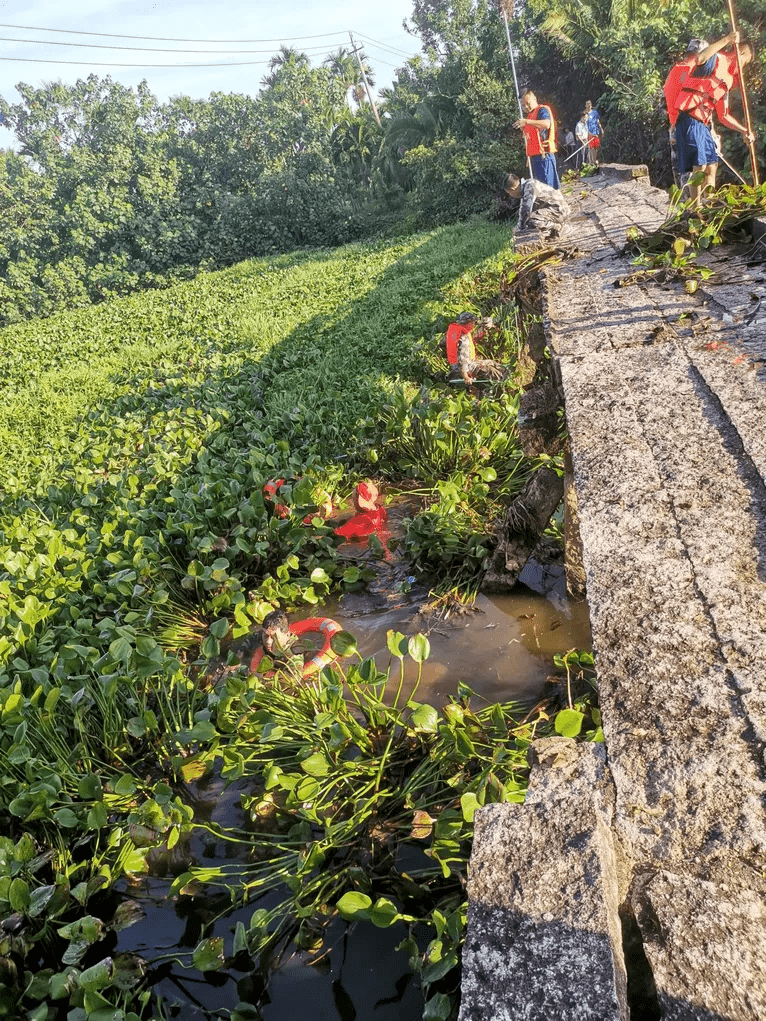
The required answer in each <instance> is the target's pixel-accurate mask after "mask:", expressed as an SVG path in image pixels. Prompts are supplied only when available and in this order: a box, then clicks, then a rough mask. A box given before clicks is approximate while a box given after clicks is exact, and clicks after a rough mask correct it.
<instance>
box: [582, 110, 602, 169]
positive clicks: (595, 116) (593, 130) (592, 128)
mask: <svg viewBox="0 0 766 1021" xmlns="http://www.w3.org/2000/svg"><path fill="white" fill-rule="evenodd" d="M585 116H586V118H587V121H586V124H587V127H588V148H587V150H586V156H587V158H588V163H589V164H590V165H591V166H592V167H594V166H596V164H597V163H598V150H599V148H600V147H601V142H602V141H603V138H604V129H603V128H602V127H601V118H600V117H599V113H598V110H597V109H596V108H595V107H594V106H593V103H591V101H590V100H589V99H586V100H585Z"/></svg>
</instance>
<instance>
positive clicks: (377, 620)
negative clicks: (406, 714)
mask: <svg viewBox="0 0 766 1021" xmlns="http://www.w3.org/2000/svg"><path fill="white" fill-rule="evenodd" d="M522 577H523V578H524V579H525V580H526V581H527V582H528V583H529V584H531V585H535V586H537V588H538V589H541V590H542V591H538V592H535V591H532V589H530V588H529V587H528V586H527V585H526V584H522V583H519V584H518V585H517V586H516V588H515V589H514V590H513V591H512V592H511V593H509V594H508V595H502V596H479V597H478V599H477V600H476V604H475V607H474V609H473V611H469V612H467V613H463V614H458V613H454V612H453V613H451V614H450V615H449V616H448V617H447V619H442V620H435V619H434V616H433V615H432V616H425V615H423V614H421V613H419V612H418V608H419V605H420V604H421V603H422V602H424V601H426V597H427V594H426V593H425V592H423V591H421V592H417V591H415V592H411V593H408V594H407V595H403V596H401V597H400V600H399V602H398V604H397V603H395V605H394V606H392V607H391V608H389V609H384V610H377V611H373V612H369V613H364V612H360V605H361V606H364V604H363V602H361V601H360V600H359V601H358V600H354V599H353V598H352V599H345V600H342V601H341V603H340V605H337V606H335V607H328V608H326V610H325V611H324V612H325V613H326V615H327V616H331V617H332V618H333V620H336V621H337V622H338V623H339V624H340V625H341V626H342V627H343V628H344V629H345V630H346V631H349V632H351V634H353V635H354V637H355V638H356V640H357V645H358V648H359V652H360V653H361V655H362V656H364V657H370V656H371V657H374V658H375V661H376V663H377V664H378V666H379V667H380V668H382V669H385V667H386V666H387V665H388V661H389V659H390V655H389V652H388V648H387V646H386V633H387V632H388V631H389V630H394V631H401V632H402V633H403V634H405V635H413V634H417V633H419V632H420V633H422V634H425V635H427V636H428V639H429V642H430V645H431V655H430V657H429V658H428V660H427V661H426V662H425V663H424V664H423V673H422V679H421V683H420V687H419V689H418V696H417V697H418V700H419V701H424V702H430V703H432V704H436V705H440V704H443V703H444V702H445V701H446V700H447V699H448V698H449V696H450V695H455V694H456V693H457V686H458V682H460V681H463V682H464V683H465V684H468V685H469V687H471V688H472V689H473V690H474V691H475V692H476V693H477V694H478V695H481V696H483V697H484V698H486V699H487V700H489V701H490V702H499V701H502V702H505V701H513V702H520V703H521V704H522V705H524V706H527V707H530V706H532V705H534V704H535V703H536V702H537V701H538V700H539V699H540V697H541V695H542V694H543V688H544V685H545V681H546V678H547V677H548V676H549V674H550V673H551V672H552V670H553V657H554V655H556V654H557V653H564V652H567V651H568V650H569V649H573V648H578V649H590V645H591V635H590V621H589V617H588V606H587V603H586V602H584V601H581V602H574V601H571V600H569V599H568V598H567V597H566V584H565V580H564V576H563V568H562V567H561V566H560V565H549V566H543V565H537V564H530V565H528V566H527V567H526V568H525V570H524V573H523V575H522ZM546 590H547V595H546V594H545V592H546ZM407 598H410V600H411V601H408V602H404V600H405V599H407Z"/></svg>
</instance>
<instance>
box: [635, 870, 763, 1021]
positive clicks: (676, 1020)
mask: <svg viewBox="0 0 766 1021" xmlns="http://www.w3.org/2000/svg"><path fill="white" fill-rule="evenodd" d="M742 872H744V870H735V871H734V872H733V873H732V875H731V877H730V878H729V880H728V882H709V881H705V880H701V879H700V878H699V877H698V876H696V875H688V876H682V875H677V874H675V873H673V872H671V871H667V870H662V871H660V872H658V873H657V874H656V875H654V876H652V877H650V878H648V879H647V880H646V881H645V882H643V883H639V884H637V890H636V891H635V892H634V894H633V907H634V910H635V915H636V918H637V920H638V923H639V927H640V929H641V935H642V937H643V941H644V952H645V953H646V956H647V959H648V961H649V965H650V967H651V969H652V973H653V976H654V981H655V985H656V987H657V999H658V1001H659V1005H660V1008H661V1010H662V1017H663V1021H724V1019H725V1021H763V1018H765V1017H766V955H764V953H763V948H764V947H766V900H765V899H764V891H763V884H762V883H761V884H758V885H756V886H755V887H754V886H753V885H750V884H748V883H747V882H745V883H743V882H742ZM746 878H747V877H746Z"/></svg>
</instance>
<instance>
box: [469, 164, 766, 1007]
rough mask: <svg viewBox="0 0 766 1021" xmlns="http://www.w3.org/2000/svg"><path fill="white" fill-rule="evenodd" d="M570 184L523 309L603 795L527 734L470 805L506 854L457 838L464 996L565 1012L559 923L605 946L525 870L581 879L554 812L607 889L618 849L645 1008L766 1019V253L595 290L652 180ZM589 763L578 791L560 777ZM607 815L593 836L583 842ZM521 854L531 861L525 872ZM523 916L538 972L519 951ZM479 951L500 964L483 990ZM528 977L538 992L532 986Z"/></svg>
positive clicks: (610, 270) (608, 894)
mask: <svg viewBox="0 0 766 1021" xmlns="http://www.w3.org/2000/svg"><path fill="white" fill-rule="evenodd" d="M570 201H571V202H572V204H573V209H574V215H573V217H572V221H571V223H570V225H569V228H568V230H569V234H568V238H567V241H568V243H569V244H570V246H571V248H572V250H573V252H574V253H575V254H576V258H573V259H565V260H562V262H561V263H560V264H558V265H555V266H553V265H551V266H549V267H547V268H546V271H545V274H544V285H545V288H544V293H543V322H544V326H545V329H546V336H547V337H548V341H549V345H550V347H551V349H552V351H553V353H554V359H553V369H554V377H555V378H556V379H557V381H559V382H560V383H561V385H562V387H563V390H564V394H565V402H566V415H567V422H568V427H569V433H570V441H571V451H572V462H571V473H572V477H573V479H574V484H575V488H576V497H577V501H576V502H577V510H578V516H579V526H580V528H579V531H580V535H581V538H582V546H583V565H584V570H585V575H586V579H587V590H588V601H589V607H590V616H591V625H592V632H593V641H594V650H595V653H596V665H597V669H598V679H599V690H600V699H601V708H602V719H603V725H604V733H605V737H606V749H607V753H608V757H609V764H610V770H611V775H612V776H613V778H614V799H615V800H614V814H613V817H612V809H611V807H610V806H611V802H610V798H609V796H608V795H607V793H606V791H607V788H605V787H604V785H603V784H602V783H601V782H600V781H599V779H598V775H597V774H594V773H592V772H591V773H588V770H587V769H585V770H582V769H579V768H574V767H573V764H572V761H571V760H567V759H566V756H565V755H564V754H563V749H564V746H563V745H561V746H560V749H561V750H559V749H558V748H555V747H554V748H553V749H552V750H551V751H546V750H545V749H544V748H543V749H542V750H541V751H540V752H538V753H537V755H538V759H539V763H538V766H536V767H535V770H534V771H533V777H532V782H531V783H530V790H529V794H528V803H527V805H526V806H524V808H523V810H522V809H515V808H514V807H512V806H509V809H510V811H509V813H508V818H509V819H510V820H512V821H511V823H510V828H505V827H500V825H499V823H498V824H497V825H496V824H495V821H494V820H495V815H494V814H493V813H494V809H493V810H491V811H490V813H489V815H487V816H486V818H485V817H484V816H481V817H477V818H479V819H481V820H485V821H480V822H479V825H478V827H477V843H478V842H479V841H480V840H483V839H484V837H487V839H488V840H490V841H491V842H492V843H494V845H495V847H496V849H497V851H498V854H500V855H502V854H506V855H507V856H508V874H507V875H506V876H505V877H501V876H500V875H499V873H497V872H493V871H492V870H491V869H489V863H488V861H486V862H485V859H484V858H483V857H482V856H483V854H484V851H483V850H482V849H481V848H479V847H478V846H476V845H475V849H474V853H475V856H476V857H475V862H476V866H477V871H475V872H474V873H472V878H471V884H472V886H471V891H470V894H471V898H472V901H471V912H472V915H471V917H472V918H473V919H474V923H475V924H474V926H473V929H472V930H471V931H470V932H469V943H468V944H467V948H466V961H467V962H470V961H473V962H474V963H473V964H471V967H472V968H473V971H472V972H470V976H472V977H470V981H471V982H472V983H473V987H474V988H473V992H474V995H473V999H472V1000H470V1001H468V1000H466V1004H468V1003H469V1002H470V1004H471V1005H470V1007H469V1006H466V1007H465V1010H466V1011H469V1010H472V1011H473V1013H465V1014H464V1015H463V1014H461V1017H462V1018H463V1021H467V1019H468V1018H470V1019H471V1021H474V1018H475V1019H476V1021H478V1018H479V1017H482V1021H483V1018H484V1017H487V1018H493V1017H497V1018H503V1019H505V1018H516V1017H518V1018H522V1017H523V1018H532V1017H534V1018H537V1017H539V1018H541V1019H542V1018H545V1019H546V1021H547V1019H548V1018H553V1017H566V1018H570V1017H579V1016H580V1015H579V1014H576V1013H573V1012H572V1011H573V1009H574V1007H572V1006H570V1005H568V1004H567V1003H566V1000H565V996H566V993H567V990H568V988H569V987H568V985H567V973H566V972H565V971H564V970H562V969H558V966H557V959H558V958H557V955H558V953H559V945H560V947H563V958H561V959H563V960H564V961H566V962H569V963H570V964H571V963H572V962H573V961H574V960H575V957H574V953H575V951H574V950H573V947H574V946H576V944H577V939H576V938H575V934H577V935H578V938H580V948H581V949H582V948H583V947H585V950H586V951H587V953H593V954H594V955H595V957H596V958H597V959H598V958H599V957H600V959H602V960H603V952H604V948H605V946H606V944H605V943H599V942H598V940H597V939H595V937H596V936H597V935H598V936H599V939H601V938H602V937H603V935H604V932H606V934H607V935H608V941H609V944H610V946H611V947H612V948H616V947H618V946H619V943H620V940H619V935H617V936H616V937H615V936H614V934H613V933H614V929H613V927H612V928H610V925H611V922H607V925H606V928H605V929H603V928H602V929H599V927H598V925H595V924H593V923H592V922H590V921H588V922H587V923H585V924H584V922H583V919H586V918H587V919H591V917H595V915H593V911H594V910H595V909H594V908H593V906H592V905H590V906H589V907H588V909H587V910H585V911H584V913H581V914H579V915H578V917H577V918H575V917H574V915H573V914H572V912H571V904H572V898H569V899H568V900H567V903H562V902H558V901H556V900H555V897H553V896H552V895H551V891H550V890H549V889H542V888H541V886H540V882H542V881H544V879H545V878H547V879H548V885H549V886H550V885H551V884H552V882H553V880H552V878H551V877H552V876H553V875H554V874H555V873H554V871H553V867H552V864H551V863H550V862H549V860H548V857H546V855H548V854H549V853H551V852H553V851H554V850H555V853H557V854H558V856H559V857H560V859H561V860H562V862H563V863H564V869H565V876H566V880H565V882H564V887H563V888H564V890H565V891H570V889H571V890H574V891H575V892H578V891H579V890H580V888H579V887H578V886H577V883H578V880H577V879H576V878H573V877H574V876H575V873H574V872H569V871H566V870H567V869H568V868H569V866H570V864H571V863H570V859H569V857H568V853H569V852H568V848H567V847H563V848H562V847H560V846H559V844H560V842H561V833H560V832H559V830H558V829H557V826H558V822H555V821H554V818H553V817H551V814H550V813H551V811H552V812H553V813H554V817H555V819H560V818H566V820H567V822H566V825H567V826H570V827H572V828H573V832H575V833H577V834H580V833H581V832H582V833H586V832H587V834H588V837H585V836H583V838H582V844H581V849H582V850H583V851H584V858H583V860H582V861H581V863H580V864H581V866H582V867H583V868H584V869H590V870H591V871H590V872H589V873H588V875H589V881H588V884H587V885H588V886H589V887H591V885H592V886H593V888H594V889H597V890H598V891H599V896H600V897H601V898H602V900H603V902H604V904H606V905H609V904H611V903H612V900H611V899H610V898H612V899H613V891H614V890H615V889H617V891H618V892H621V891H623V890H624V889H625V888H626V884H625V883H623V878H624V877H623V876H622V873H621V872H619V870H618V876H617V881H616V886H615V880H614V878H613V875H612V873H611V872H610V869H609V868H608V867H603V863H604V862H606V861H607V860H608V859H609V856H610V853H611V855H612V858H611V860H612V861H613V862H614V860H615V857H616V856H615V854H614V848H615V846H619V847H620V848H621V849H622V850H621V854H622V853H624V854H625V855H626V856H627V859H629V863H628V865H629V867H631V868H633V869H635V870H636V875H637V876H638V877H639V878H638V880H637V881H636V882H634V884H633V888H632V893H631V898H630V902H629V905H628V906H627V909H628V910H629V908H630V904H632V907H633V909H634V910H635V912H636V915H637V918H638V925H639V927H640V931H641V935H642V937H643V940H644V944H645V946H644V949H645V951H646V958H647V959H648V966H649V968H650V969H651V971H652V973H653V977H654V980H655V982H656V986H657V997H658V1002H659V1006H660V1008H661V1010H662V1016H663V1019H666V1018H670V1019H678V1021H691V1019H692V1018H693V1019H695V1021H755V1019H756V1018H759V1019H760V1018H764V1017H766V974H764V971H765V970H766V969H765V966H764V964H763V956H764V955H763V953H762V948H763V946H764V945H766V943H765V941H764V935H766V931H765V926H766V921H765V919H766V882H764V875H766V810H765V805H766V751H765V749H766V429H764V416H765V415H766V411H764V409H765V408H766V401H765V400H764V391H765V388H766V286H764V285H766V271H765V270H764V268H763V267H762V266H746V265H745V264H744V263H741V264H740V263H737V262H736V260H732V259H731V257H730V254H727V253H726V252H721V251H716V252H711V253H709V255H708V256H706V260H708V261H709V262H710V264H711V265H712V266H713V267H714V268H715V269H716V273H717V275H716V277H715V278H713V279H711V280H709V281H706V282H705V283H704V285H703V287H701V288H700V289H699V291H698V292H697V293H696V294H695V295H688V294H686V293H685V292H684V290H683V288H682V287H681V286H680V285H678V284H672V283H671V284H660V283H658V282H657V281H656V280H651V281H648V282H645V283H641V284H639V285H635V286H631V287H628V288H624V287H621V288H615V287H614V286H613V282H614V280H615V279H616V278H617V277H618V276H620V275H625V274H627V273H630V272H632V269H633V267H632V266H631V263H630V260H629V259H628V258H626V257H623V256H621V254H620V252H621V250H622V248H623V245H624V242H625V238H626V236H627V232H628V230H629V229H630V227H631V226H632V225H637V226H639V227H640V228H641V229H643V230H654V229H656V228H657V227H658V226H659V225H660V223H661V222H662V220H663V219H664V216H665V212H666V208H667V196H665V195H664V194H663V193H661V192H658V191H657V190H656V189H653V188H651V187H649V186H647V185H646V184H642V185H639V184H637V183H636V182H630V181H622V180H621V181H617V182H613V181H609V180H605V179H603V177H602V175H599V176H598V177H596V178H591V179H589V180H588V181H587V182H585V181H583V182H578V183H577V184H575V186H574V188H573V190H572V192H571V193H570ZM546 756H553V758H554V759H555V760H556V761H557V765H558V768H557V769H552V768H549V767H548V762H547V761H546ZM543 767H545V768H543ZM570 773H571V776H570ZM583 778H586V779H583ZM588 784H589V785H590V788H591V792H592V793H591V797H590V800H588V799H583V798H582V797H581V795H580V793H579V792H580V790H581V788H582V786H583V785H588ZM560 812H564V816H561V815H560V814H559V813H560ZM567 812H568V813H569V815H568V816H567V815H566V813H567ZM524 813H525V814H524ZM498 818H499V817H498ZM610 818H612V823H611V826H612V836H613V838H614V843H612V842H611V841H610V840H609V839H608V834H607V835H606V836H605V837H604V844H603V845H601V844H598V843H596V842H590V841H596V840H597V837H598V835H599V834H600V833H601V832H605V831H604V830H603V828H605V827H608V826H609V825H610V824H609V819H610ZM520 820H523V824H522V822H521V821H520ZM546 826H548V827H549V828H548V829H547V830H546V829H545V827H546ZM524 827H526V828H524ZM588 827H590V829H588ZM522 830H523V833H522ZM578 839H579V838H578ZM557 842H558V843H557ZM610 849H611V852H610ZM527 851H528V852H529V857H528V858H525V855H526V854H527ZM538 856H539V860H540V861H543V862H544V866H543V868H542V872H541V876H542V879H540V877H537V876H534V875H533V876H532V877H531V878H529V879H528V878H527V871H530V872H531V871H532V870H533V867H534V866H537V862H538ZM627 859H626V861H627ZM619 860H620V861H623V859H622V858H620V859H619ZM681 863H683V864H681ZM484 864H486V865H487V869H486V874H483V871H482V870H483V868H484ZM480 866H481V868H480ZM599 869H600V871H599ZM654 869H661V871H659V872H656V871H653V870H654ZM474 884H475V885H474ZM583 896H584V895H583ZM546 898H547V899H546ZM578 903H579V901H578ZM535 904H537V905H538V907H537V908H535V907H534V906H530V905H535ZM541 904H545V905H546V906H547V908H548V911H547V914H548V915H549V916H551V917H550V918H546V917H544V915H542V914H541V913H540V908H539V905H541ZM568 912H569V913H568ZM613 915H614V912H612V911H611V910H609V909H608V907H607V909H606V914H605V917H606V918H607V919H612V918H613ZM506 924H507V925H508V926H509V931H510V932H511V934H512V935H511V936H510V937H509V938H508V941H507V942H506V943H503V942H502V941H503V939H505V936H503V935H502V934H501V937H500V944H499V949H498V950H497V951H494V950H493V951H492V953H495V957H494V958H492V960H491V961H490V958H489V957H487V956H483V955H482V952H481V945H480V944H481V941H480V940H476V939H472V937H473V936H474V934H475V933H476V932H478V933H479V934H480V935H481V934H483V938H484V939H486V940H487V941H489V940H490V938H491V934H492V932H493V929H495V928H498V929H499V928H501V927H502V926H504V925H506ZM626 924H628V925H629V922H628V921H627V920H626ZM482 926H483V928H482ZM632 931H637V930H635V929H634V930H632ZM582 933H586V934H587V939H585V940H584V942H583V938H582V935H581V934H582ZM520 935H521V937H522V939H528V940H530V941H531V944H532V945H531V947H530V950H529V952H530V953H531V954H533V955H534V954H537V955H538V958H539V957H543V958H546V957H547V958H550V959H551V960H552V961H553V964H552V965H551V968H550V969H549V970H547V971H545V970H543V971H540V969H539V967H538V964H540V962H539V959H538V958H534V961H535V963H534V965H530V964H527V963H525V959H523V958H522V957H521V956H520V955H519V950H518V946H519V942H520V939H519V936H520ZM554 937H555V939H556V940H558V941H559V943H556V942H554ZM642 959H643V958H642ZM509 961H511V962H512V963H511V966H510V967H509ZM490 964H493V965H494V966H496V968H497V969H498V974H499V975H500V977H501V983H500V984H499V985H495V984H494V981H495V980H494V979H493V980H492V981H491V982H490V983H489V984H488V985H487V990H486V991H485V992H482V991H481V985H482V982H484V981H485V978H486V975H487V969H488V968H489V967H490ZM514 968H515V971H516V973H517V974H518V975H522V976H524V977H525V980H526V978H527V977H529V982H528V983H527V986H522V987H520V988H522V990H523V993H524V995H523V996H522V997H520V998H516V999H514V1001H513V1005H512V1006H510V1007H509V1006H508V1004H507V1003H504V1001H503V1000H502V981H505V982H507V983H510V984H511V988H515V987H513V985H512V983H513V981H518V979H514V976H513V975H512V974H511V972H512V971H513V969H514ZM618 972H619V968H617V967H616V968H615V974H617V973H618ZM583 974H584V973H583ZM596 974H597V976H598V977H597V979H596V985H597V986H599V988H601V986H600V983H601V977H600V976H601V975H602V972H601V971H599V970H597V972H596ZM540 975H542V976H544V979H537V976H540ZM488 981H489V980H488ZM546 982H549V983H550V985H551V987H552V990H553V991H552V992H550V993H549V992H545V993H544V994H542V993H539V990H538V987H541V988H546V989H547V986H546V985H545V983H546ZM583 985H585V986H587V983H584V984H583ZM490 986H491V989H490ZM638 987H640V988H642V989H643V988H646V989H650V988H651V982H649V984H648V985H646V986H644V985H643V983H642V981H639V982H638ZM581 988H582V987H581ZM636 988H637V986H636V985H633V986H632V989H633V991H634V993H633V994H634V995H635V990H636ZM615 989H617V990H619V982H617V983H616V984H615ZM536 991H537V998H535V994H536ZM591 992H592V989H591V988H586V989H585V996H586V998H588V997H590V995H591ZM543 995H544V996H547V997H548V999H545V1000H541V998H540V997H541V996H543ZM607 1001H608V1002H607ZM588 1002H589V1003H594V1002H595V1001H594V1000H590V999H589V1000H588ZM605 1003H606V1006H604V1004H603V1003H602V1004H601V1012H600V1013H596V1014H594V1015H592V1016H594V1017H599V1018H604V1017H612V1016H613V1014H612V1013H610V1012H611V1011H613V1010H614V1005H615V1003H617V1004H618V1007H619V1008H620V1009H621V1006H620V1005H621V1004H622V1001H621V1000H620V999H619V996H618V997H617V998H616V999H615V1000H610V999H609V998H608V996H607V1000H606V1001H605ZM594 1009H596V1008H595V1007H594ZM482 1011H483V1012H482ZM493 1011H494V1013H493ZM584 1016H591V1015H584Z"/></svg>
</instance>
